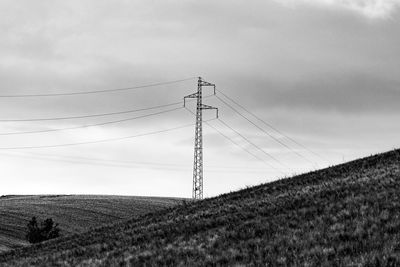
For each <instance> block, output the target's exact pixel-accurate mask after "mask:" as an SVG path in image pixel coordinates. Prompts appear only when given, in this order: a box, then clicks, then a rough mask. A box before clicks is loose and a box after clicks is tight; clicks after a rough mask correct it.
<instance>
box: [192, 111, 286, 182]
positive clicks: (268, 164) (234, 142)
mask: <svg viewBox="0 0 400 267" xmlns="http://www.w3.org/2000/svg"><path fill="white" fill-rule="evenodd" d="M185 109H186V110H187V111H188V112H190V113H191V114H192V115H196V114H194V112H192V111H191V110H189V109H188V108H185ZM204 123H205V124H206V125H207V126H208V127H210V128H212V129H213V130H214V131H216V132H217V133H219V134H220V135H221V136H222V137H224V138H225V139H227V140H229V141H230V142H231V143H233V144H234V145H236V146H238V147H239V148H241V149H242V150H244V151H245V152H246V153H248V154H250V155H251V156H253V157H254V158H256V159H257V160H259V161H261V162H263V163H264V164H266V165H267V166H269V167H271V168H272V169H274V170H276V171H278V172H280V173H282V174H285V173H283V172H282V171H281V170H279V169H278V168H276V167H275V166H273V165H272V164H271V163H269V162H268V161H265V160H264V159H262V158H260V157H259V156H257V155H256V154H254V153H253V152H251V151H250V150H248V149H246V148H244V147H242V146H241V145H240V144H238V143H237V142H236V141H235V140H233V139H232V138H230V137H229V136H227V135H226V134H224V133H223V132H221V131H220V130H218V129H217V128H216V127H214V126H213V125H211V124H210V123H208V121H204Z"/></svg>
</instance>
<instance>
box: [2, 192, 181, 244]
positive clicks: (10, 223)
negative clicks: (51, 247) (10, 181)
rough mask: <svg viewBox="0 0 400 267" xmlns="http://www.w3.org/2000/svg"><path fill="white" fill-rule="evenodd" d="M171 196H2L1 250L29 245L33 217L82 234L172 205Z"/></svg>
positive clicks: (174, 202) (65, 232) (173, 202)
mask: <svg viewBox="0 0 400 267" xmlns="http://www.w3.org/2000/svg"><path fill="white" fill-rule="evenodd" d="M178 202H180V200H179V199H172V198H156V197H154V198H152V197H124V196H88V195H86V196H85V195H68V196H62V195H61V196H54V195H48V196H46V195H43V196H2V197H0V252H1V251H6V250H9V249H11V248H15V247H17V246H20V245H27V244H28V243H27V241H26V240H25V234H26V225H27V223H28V221H29V220H30V219H31V218H32V216H36V217H38V219H41V220H44V219H46V218H53V220H54V221H55V222H56V223H59V225H60V229H61V234H63V235H69V234H73V233H81V232H84V231H87V230H89V229H90V228H91V227H92V228H94V227H99V226H100V225H104V224H110V223H115V222H116V221H120V220H122V219H128V218H131V217H133V216H138V215H143V214H144V213H147V212H150V211H155V210H158V209H162V208H165V207H169V206H171V205H174V204H176V203H178Z"/></svg>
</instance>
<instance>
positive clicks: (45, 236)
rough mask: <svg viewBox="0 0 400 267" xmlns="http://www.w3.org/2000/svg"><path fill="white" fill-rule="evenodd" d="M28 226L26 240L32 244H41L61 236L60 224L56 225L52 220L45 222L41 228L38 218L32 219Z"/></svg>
mask: <svg viewBox="0 0 400 267" xmlns="http://www.w3.org/2000/svg"><path fill="white" fill-rule="evenodd" d="M27 226H28V232H27V234H26V239H27V240H28V241H29V242H30V243H39V242H43V241H45V240H49V239H53V238H56V237H59V236H60V229H59V228H58V224H54V221H53V219H51V218H49V219H46V220H44V221H43V222H42V223H41V226H40V227H39V224H38V221H37V219H36V217H32V219H31V220H30V221H29V223H28V225H27Z"/></svg>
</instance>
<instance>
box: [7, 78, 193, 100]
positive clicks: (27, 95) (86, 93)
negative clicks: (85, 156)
mask: <svg viewBox="0 0 400 267" xmlns="http://www.w3.org/2000/svg"><path fill="white" fill-rule="evenodd" d="M195 78H197V77H190V78H186V79H179V80H173V81H166V82H158V83H150V84H144V85H137V86H130V87H124V88H115V89H105V90H93V91H80V92H62V93H46V94H20V95H0V98H17V97H50V96H73V95H88V94H99V93H111V92H121V91H129V90H136V89H141V88H148V87H155V86H161V85H168V84H175V83H180V82H184V81H190V80H193V79H195Z"/></svg>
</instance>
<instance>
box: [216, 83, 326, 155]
mask: <svg viewBox="0 0 400 267" xmlns="http://www.w3.org/2000/svg"><path fill="white" fill-rule="evenodd" d="M218 92H220V93H221V95H223V96H224V97H226V98H227V99H229V100H230V101H232V102H233V103H235V104H236V105H237V106H239V107H240V108H241V109H243V110H244V111H246V112H247V113H249V114H250V115H252V116H253V117H254V118H256V119H257V120H258V121H260V122H261V123H263V124H264V125H266V126H267V127H269V128H270V129H272V130H274V131H275V132H277V133H279V134H280V135H282V136H284V137H286V138H287V139H288V140H290V141H292V142H293V143H295V144H296V145H298V146H300V147H302V148H303V149H305V150H307V151H308V152H310V153H311V154H314V155H315V156H317V157H319V158H320V159H322V160H325V161H327V160H326V159H325V158H324V157H323V156H321V155H320V154H318V153H316V152H315V151H312V150H311V149H309V148H307V147H306V146H305V145H303V144H302V143H300V142H298V141H296V140H294V139H293V138H291V137H290V136H288V135H286V134H285V133H283V132H282V131H280V130H278V129H277V128H276V127H274V126H272V125H271V124H270V123H268V122H266V121H265V120H263V119H261V118H260V117H258V116H257V115H255V114H254V113H253V112H251V111H250V110H249V109H247V108H245V107H244V106H243V105H241V104H239V103H238V102H237V101H236V100H234V99H232V98H231V97H229V96H228V95H226V93H224V92H222V91H221V90H219V89H218Z"/></svg>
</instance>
